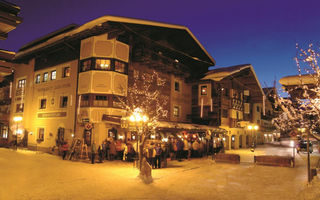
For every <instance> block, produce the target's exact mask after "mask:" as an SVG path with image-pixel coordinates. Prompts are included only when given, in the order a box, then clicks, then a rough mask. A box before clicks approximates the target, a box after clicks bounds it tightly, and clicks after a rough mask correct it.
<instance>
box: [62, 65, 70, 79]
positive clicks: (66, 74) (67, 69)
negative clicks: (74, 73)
mask: <svg viewBox="0 0 320 200" xmlns="http://www.w3.org/2000/svg"><path fill="white" fill-rule="evenodd" d="M70 71H71V70H70V67H65V68H63V74H62V78H65V77H70Z"/></svg>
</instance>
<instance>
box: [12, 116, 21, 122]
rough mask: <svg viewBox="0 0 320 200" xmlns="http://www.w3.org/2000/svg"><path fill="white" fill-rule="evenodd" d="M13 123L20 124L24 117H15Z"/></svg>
mask: <svg viewBox="0 0 320 200" xmlns="http://www.w3.org/2000/svg"><path fill="white" fill-rule="evenodd" d="M13 121H15V122H20V121H22V117H21V116H15V117H13Z"/></svg>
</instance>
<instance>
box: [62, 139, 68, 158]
mask: <svg viewBox="0 0 320 200" xmlns="http://www.w3.org/2000/svg"><path fill="white" fill-rule="evenodd" d="M68 149H69V144H68V141H65V142H63V144H62V146H61V151H62V159H63V160H64V159H65V158H66V155H67V153H68Z"/></svg>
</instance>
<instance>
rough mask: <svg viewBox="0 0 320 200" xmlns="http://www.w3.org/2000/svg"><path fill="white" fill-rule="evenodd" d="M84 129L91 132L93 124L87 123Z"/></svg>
mask: <svg viewBox="0 0 320 200" xmlns="http://www.w3.org/2000/svg"><path fill="white" fill-rule="evenodd" d="M84 128H85V129H86V130H88V131H89V130H91V129H92V123H86V124H85V125H84Z"/></svg>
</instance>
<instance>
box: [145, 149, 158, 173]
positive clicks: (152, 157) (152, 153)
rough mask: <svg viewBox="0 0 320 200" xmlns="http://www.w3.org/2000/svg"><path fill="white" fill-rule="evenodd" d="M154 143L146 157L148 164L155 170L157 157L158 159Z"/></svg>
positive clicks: (147, 150) (147, 151)
mask: <svg viewBox="0 0 320 200" xmlns="http://www.w3.org/2000/svg"><path fill="white" fill-rule="evenodd" d="M153 145H154V143H151V144H150V146H149V147H148V148H147V149H146V157H147V161H148V163H149V164H150V165H151V166H152V168H155V166H154V165H155V161H154V160H155V157H156V150H155V148H154V146H153Z"/></svg>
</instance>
